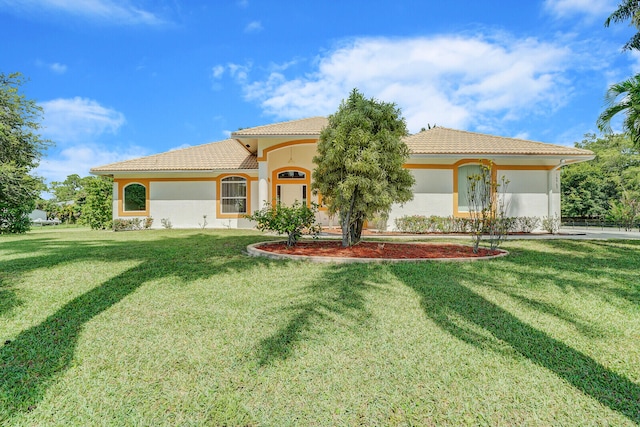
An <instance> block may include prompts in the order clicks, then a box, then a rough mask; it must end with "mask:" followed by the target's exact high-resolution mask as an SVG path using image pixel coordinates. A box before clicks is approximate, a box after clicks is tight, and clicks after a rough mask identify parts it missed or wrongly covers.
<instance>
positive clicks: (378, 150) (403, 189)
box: [312, 89, 414, 247]
mask: <svg viewBox="0 0 640 427" xmlns="http://www.w3.org/2000/svg"><path fill="white" fill-rule="evenodd" d="M407 134H408V132H407V126H406V123H405V120H404V118H403V117H402V116H401V112H400V109H399V108H397V107H396V105H395V104H393V103H387V102H381V101H377V100H375V99H373V98H371V99H367V98H365V97H364V95H363V94H361V93H360V92H359V91H358V90H357V89H353V90H352V91H351V94H350V95H349V98H348V99H346V100H343V101H342V103H341V104H340V107H339V108H338V111H337V112H336V113H334V114H332V115H331V116H329V124H328V126H327V127H326V128H324V129H323V130H322V132H321V134H320V141H319V142H318V154H317V155H316V156H315V157H314V158H313V162H314V163H315V164H316V168H315V170H314V171H313V184H312V189H313V191H314V192H316V193H317V192H320V194H321V195H322V200H323V203H324V204H325V205H326V206H327V208H328V211H329V214H330V215H335V214H338V215H339V220H340V227H341V228H342V246H345V247H346V246H351V245H354V244H356V243H358V242H359V241H360V237H361V235H362V227H363V225H364V222H365V221H366V220H371V219H372V218H373V217H374V216H375V215H376V213H379V212H388V211H389V210H390V209H391V205H392V204H393V203H404V202H407V201H409V200H411V199H412V198H413V193H412V191H411V187H412V186H413V183H414V178H413V176H412V175H411V173H410V172H409V171H408V170H407V169H404V168H403V167H402V166H403V164H404V163H405V162H406V161H407V160H408V158H409V148H408V147H407V145H406V144H405V143H404V141H403V140H402V137H404V136H406V135H407Z"/></svg>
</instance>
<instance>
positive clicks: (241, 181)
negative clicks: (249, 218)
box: [220, 176, 247, 213]
mask: <svg viewBox="0 0 640 427" xmlns="http://www.w3.org/2000/svg"><path fill="white" fill-rule="evenodd" d="M220 192H221V193H222V194H221V195H220V204H221V205H222V211H221V212H222V213H247V180H246V179H245V178H242V177H239V176H230V177H227V178H223V179H222V181H221V182H220Z"/></svg>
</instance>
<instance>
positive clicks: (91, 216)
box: [80, 176, 113, 230]
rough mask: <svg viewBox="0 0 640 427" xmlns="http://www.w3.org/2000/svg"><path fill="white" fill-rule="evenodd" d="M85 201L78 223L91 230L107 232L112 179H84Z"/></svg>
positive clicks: (110, 208) (109, 225)
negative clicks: (85, 225)
mask: <svg viewBox="0 0 640 427" xmlns="http://www.w3.org/2000/svg"><path fill="white" fill-rule="evenodd" d="M83 182H84V192H85V194H86V199H85V201H84V204H83V205H82V215H81V216H80V221H81V222H82V223H83V224H87V225H88V226H90V227H91V228H92V229H93V230H108V229H110V228H111V225H112V216H113V214H112V210H113V179H112V178H109V177H106V176H98V177H86V178H84V181H83Z"/></svg>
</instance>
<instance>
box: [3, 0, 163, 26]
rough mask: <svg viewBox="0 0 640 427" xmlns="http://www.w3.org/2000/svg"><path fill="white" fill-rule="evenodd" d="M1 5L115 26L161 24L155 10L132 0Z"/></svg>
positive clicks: (29, 0) (23, 0)
mask: <svg viewBox="0 0 640 427" xmlns="http://www.w3.org/2000/svg"><path fill="white" fill-rule="evenodd" d="M0 7H4V8H5V9H6V8H8V9H10V10H13V11H18V12H26V13H51V12H59V13H64V14H69V15H75V16H78V17H83V18H88V19H92V20H97V21H101V22H108V23H110V24H115V25H159V24H164V23H165V21H164V20H163V19H162V18H160V17H159V16H158V15H156V14H155V13H153V12H151V11H148V10H145V9H142V8H139V7H136V6H135V5H133V4H132V3H131V2H130V1H129V0H0Z"/></svg>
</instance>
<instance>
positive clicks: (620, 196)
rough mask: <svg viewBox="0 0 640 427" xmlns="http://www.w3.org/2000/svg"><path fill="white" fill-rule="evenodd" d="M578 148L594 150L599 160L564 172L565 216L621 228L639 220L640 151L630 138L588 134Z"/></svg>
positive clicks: (563, 202)
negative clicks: (606, 222)
mask: <svg viewBox="0 0 640 427" xmlns="http://www.w3.org/2000/svg"><path fill="white" fill-rule="evenodd" d="M575 146H576V147H578V148H584V149H587V150H591V151H593V152H594V153H595V155H596V157H595V159H593V160H592V161H590V162H583V163H578V164H575V165H569V166H566V167H564V168H563V169H562V217H563V218H564V219H567V218H580V219H599V220H607V221H612V222H615V223H617V224H620V225H625V224H626V223H628V222H629V221H631V222H632V223H633V221H634V220H637V217H638V214H639V213H640V212H638V205H639V201H640V150H639V149H638V147H637V146H636V145H634V143H633V142H632V141H631V139H630V137H629V136H628V135H626V134H609V135H604V136H600V137H597V136H596V135H595V134H587V135H585V139H584V140H582V141H581V142H577V143H576V144H575Z"/></svg>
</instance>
